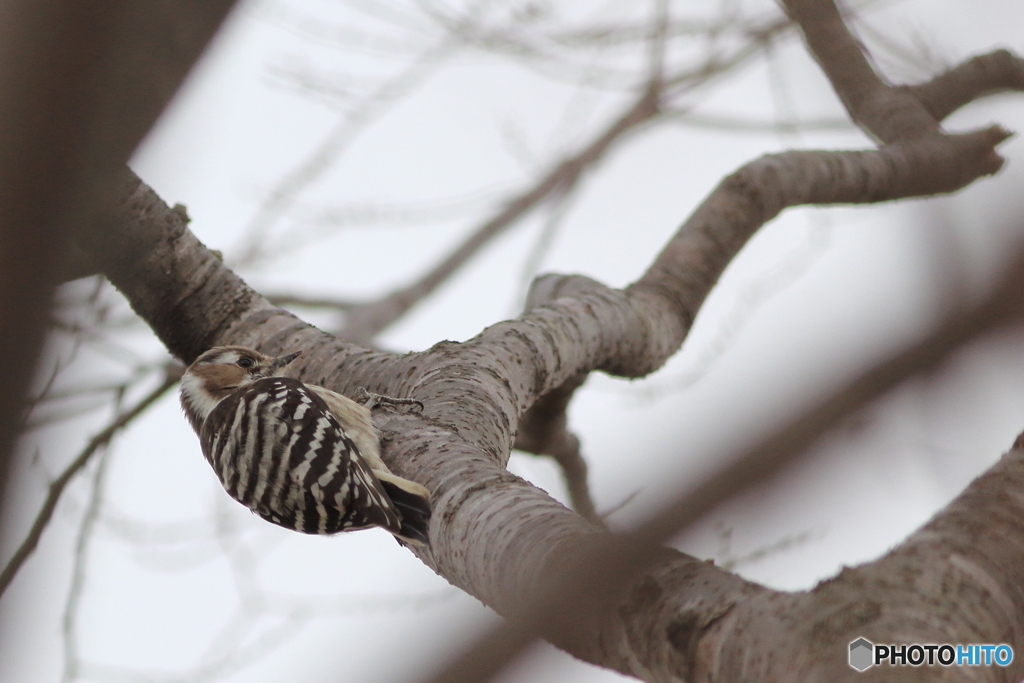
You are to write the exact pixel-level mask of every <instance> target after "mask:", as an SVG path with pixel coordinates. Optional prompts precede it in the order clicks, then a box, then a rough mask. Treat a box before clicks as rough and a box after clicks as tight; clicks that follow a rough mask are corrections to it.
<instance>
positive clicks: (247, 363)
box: [235, 358, 252, 368]
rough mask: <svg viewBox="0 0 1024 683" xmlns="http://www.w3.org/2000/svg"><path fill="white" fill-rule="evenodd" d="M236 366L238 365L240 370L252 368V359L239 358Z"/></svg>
mask: <svg viewBox="0 0 1024 683" xmlns="http://www.w3.org/2000/svg"><path fill="white" fill-rule="evenodd" d="M235 365H237V366H238V367H240V368H251V367H252V358H239V359H238V361H237V362H235Z"/></svg>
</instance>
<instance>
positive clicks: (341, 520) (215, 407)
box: [181, 346, 430, 545]
mask: <svg viewBox="0 0 1024 683" xmlns="http://www.w3.org/2000/svg"><path fill="white" fill-rule="evenodd" d="M300 354H301V352H295V353H290V354H288V355H285V356H278V357H276V358H272V357H270V356H265V355H263V354H261V353H259V352H258V351H254V350H252V349H247V348H245V347H242V346H218V347H216V348H212V349H210V350H209V351H206V352H205V353H203V354H202V355H200V356H199V357H198V358H197V359H196V360H195V362H194V363H192V365H190V366H189V368H188V370H186V371H185V375H184V376H183V377H182V380H181V406H182V408H183V409H184V411H185V416H186V417H187V418H188V421H189V423H190V424H191V425H192V428H193V429H194V430H195V432H196V434H197V435H199V441H200V443H201V444H202V448H203V455H205V456H206V459H207V461H208V462H209V463H210V465H211V466H212V467H213V470H214V472H216V473H217V476H218V477H219V478H220V481H221V483H222V484H223V485H224V488H225V490H226V491H227V492H228V493H229V494H230V495H231V497H232V498H234V499H235V500H237V501H238V502H239V503H241V504H242V505H245V506H246V507H247V508H249V509H250V510H252V511H253V512H254V513H256V514H257V515H259V516H260V517H262V518H263V519H265V520H267V521H269V522H273V523H274V524H278V525H280V526H283V527H286V528H289V529H294V530H296V531H301V532H303V533H307V534H333V533H337V532H340V531H354V530H356V529H366V528H369V527H374V526H379V527H383V528H384V529H387V530H388V531H390V532H391V533H392V534H394V535H395V537H396V538H398V539H400V540H402V541H405V542H406V543H410V544H413V545H425V544H427V543H428V539H427V526H428V523H429V521H430V493H429V492H428V491H427V489H426V487H424V486H421V485H420V484H417V483H416V482H413V481H409V480H408V479H403V478H401V477H399V476H396V475H395V474H393V473H392V472H391V471H390V470H389V469H388V468H387V466H386V465H385V464H384V462H383V461H382V460H381V459H380V436H379V435H378V433H377V429H376V427H374V425H373V421H372V420H371V418H370V410H369V409H368V408H366V407H365V406H362V405H360V404H358V403H356V402H355V401H353V400H351V399H349V398H346V397H345V396H342V395H341V394H336V393H334V392H333V391H330V390H328V389H324V388H323V387H318V386H315V385H312V384H303V383H302V382H300V381H298V380H296V379H291V378H288V377H279V376H278V373H279V372H281V371H282V370H283V368H284V367H285V366H287V365H288V364H289V363H291V362H292V361H293V360H295V359H296V358H297V357H298V356H299V355H300Z"/></svg>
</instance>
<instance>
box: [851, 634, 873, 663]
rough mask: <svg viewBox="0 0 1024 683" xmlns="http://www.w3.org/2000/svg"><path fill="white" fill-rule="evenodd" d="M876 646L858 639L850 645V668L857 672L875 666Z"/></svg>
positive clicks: (865, 640) (863, 639) (868, 641)
mask: <svg viewBox="0 0 1024 683" xmlns="http://www.w3.org/2000/svg"><path fill="white" fill-rule="evenodd" d="M874 658H875V645H874V643H872V642H871V641H870V640H867V639H866V638H858V639H857V640H855V641H853V642H852V643H850V666H852V667H853V668H854V669H856V670H857V671H864V670H865V669H867V668H868V667H869V666H871V665H872V664H874V661H873V660H874Z"/></svg>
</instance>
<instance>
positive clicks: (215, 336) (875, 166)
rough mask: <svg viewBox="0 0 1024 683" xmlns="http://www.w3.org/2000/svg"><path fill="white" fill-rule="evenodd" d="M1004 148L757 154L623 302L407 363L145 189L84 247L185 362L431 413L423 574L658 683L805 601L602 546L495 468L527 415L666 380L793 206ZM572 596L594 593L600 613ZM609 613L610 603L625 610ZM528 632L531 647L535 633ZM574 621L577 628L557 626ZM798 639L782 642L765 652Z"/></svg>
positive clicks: (537, 316)
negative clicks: (708, 314) (364, 343)
mask: <svg viewBox="0 0 1024 683" xmlns="http://www.w3.org/2000/svg"><path fill="white" fill-rule="evenodd" d="M805 29H806V27H805ZM1005 135H1006V134H1005V133H1004V132H1003V131H1002V130H1001V129H999V128H990V129H986V130H982V131H978V132H974V133H968V134H964V135H954V136H950V135H943V134H941V133H934V132H927V131H926V133H925V134H923V135H922V134H919V133H914V134H911V135H909V137H908V138H907V139H901V140H897V141H894V142H892V143H890V144H887V145H885V146H884V147H882V148H881V149H878V150H872V151H863V152H787V153H784V154H778V155H772V156H768V157H764V158H762V159H759V160H756V161H754V162H752V163H750V164H748V165H747V166H745V167H744V168H742V169H741V170H740V171H738V172H737V173H735V174H734V175H732V176H730V177H729V178H727V179H726V180H725V181H723V183H722V184H721V185H719V187H718V188H717V189H716V190H715V191H714V192H713V193H712V195H711V196H710V197H709V198H708V199H707V200H706V201H705V202H704V203H703V204H702V205H701V207H700V208H699V209H698V210H697V211H696V212H695V214H694V215H693V216H692V217H691V218H690V219H689V220H688V221H687V222H686V223H685V224H684V225H683V227H682V228H681V230H680V231H679V233H677V235H676V236H675V237H673V238H672V240H671V241H670V242H669V244H668V245H667V246H666V248H665V249H664V250H663V251H662V253H661V254H660V255H659V256H658V258H657V259H656V261H655V262H654V264H653V265H652V267H651V268H650V269H649V270H648V272H647V273H646V274H645V275H644V276H643V277H642V278H641V279H640V280H639V281H638V282H636V283H634V284H633V285H631V286H630V287H628V288H627V289H626V290H614V289H609V288H607V287H604V286H603V285H600V284H599V283H596V282H593V281H591V280H587V279H586V278H580V277H573V278H564V277H557V276H549V277H546V278H542V279H541V280H540V281H539V282H538V283H537V286H536V289H537V292H535V293H536V294H537V296H538V297H539V298H540V299H541V300H543V301H546V302H548V303H546V304H545V305H542V306H538V307H535V308H533V309H531V310H530V311H529V312H528V313H526V314H524V315H523V316H521V317H520V318H519V319H517V320H513V321H506V322H503V323H499V324H497V325H494V326H492V327H491V328H489V329H487V330H485V331H484V332H482V333H481V334H480V335H478V336H477V337H476V338H474V339H472V340H470V341H468V342H466V343H462V344H455V343H451V342H442V343H440V344H438V345H436V346H434V347H433V348H431V349H429V350H427V351H424V352H421V353H415V354H408V355H405V356H400V357H399V356H393V355H389V354H384V353H377V352H372V351H369V350H366V349H362V348H360V347H358V346H355V345H352V344H348V343H345V342H342V341H340V340H339V339H337V338H334V337H331V336H329V335H326V334H324V333H322V332H320V331H319V330H316V329H315V328H312V327H310V326H309V325H306V324H305V323H303V322H301V321H299V320H298V319H297V318H295V317H294V316H292V315H290V314H287V313H285V312H283V311H281V310H280V309H276V308H274V307H273V306H271V305H270V304H269V303H268V302H267V301H266V300H265V299H264V298H263V297H261V296H260V295H258V294H257V293H255V292H253V291H252V290H251V289H250V288H248V287H247V286H246V285H245V284H244V283H243V282H242V281H241V280H240V279H238V278H237V277H236V276H235V275H234V274H232V273H231V272H230V271H229V270H228V269H227V268H225V267H224V265H223V264H222V263H221V262H220V261H219V259H218V258H217V257H216V256H215V255H213V254H212V253H210V252H209V251H208V250H206V249H205V248H204V247H202V245H201V244H200V243H199V242H198V240H196V239H195V237H194V236H193V235H192V234H191V233H190V232H189V231H188V230H187V229H186V228H185V226H184V221H183V219H182V217H181V216H175V215H174V214H173V212H171V211H170V210H169V209H167V207H166V206H164V205H163V204H162V202H160V201H159V200H158V198H156V197H155V195H153V193H152V191H151V190H149V189H148V188H146V187H145V186H141V185H137V184H136V185H134V186H132V187H130V188H129V189H130V192H128V193H126V194H127V195H128V196H129V199H128V200H127V201H126V203H125V204H124V205H123V207H122V208H123V214H122V215H121V216H120V217H119V218H118V219H117V220H112V222H111V226H112V229H111V232H110V233H108V234H105V235H104V234H93V236H92V239H91V240H90V241H89V245H88V246H87V249H88V250H89V251H90V252H92V253H93V255H94V257H102V258H103V259H104V262H105V264H106V265H105V270H106V272H107V273H108V276H109V277H110V278H111V279H112V280H113V281H114V283H115V284H116V285H117V286H118V287H119V288H120V289H121V290H122V291H123V292H125V294H126V295H127V296H128V298H129V300H131V302H132V305H133V306H134V307H135V309H136V311H138V312H139V313H140V315H142V316H143V317H144V318H146V320H147V321H148V322H149V323H150V324H151V326H152V327H153V328H154V330H155V331H156V332H157V334H158V335H160V337H161V338H162V339H163V340H164V343H165V344H166V345H167V346H168V348H169V349H170V350H171V351H172V352H173V353H175V354H176V355H178V356H179V357H180V358H182V359H183V360H185V361H186V362H187V361H189V360H191V358H192V357H194V356H195V355H196V354H198V353H199V352H201V351H203V350H205V348H207V347H209V346H213V345H215V344H221V343H238V344H246V345H249V346H254V347H256V348H260V349H261V350H264V351H267V352H270V353H280V352H283V351H285V350H295V349H296V348H301V349H303V351H304V354H303V357H302V358H301V359H300V360H299V361H296V363H295V364H294V365H295V367H294V372H295V373H296V374H297V375H298V377H299V378H300V379H303V380H306V381H311V382H315V383H317V384H321V385H324V386H327V387H330V388H332V389H334V390H337V391H341V392H342V393H350V394H351V393H353V392H354V391H355V388H356V387H358V386H363V387H366V388H367V389H369V390H370V391H374V392H376V393H383V394H389V395H398V396H408V397H411V398H416V399H418V400H419V401H421V402H422V403H423V404H424V410H423V413H422V414H421V415H409V414H394V415H388V416H384V417H382V418H381V420H382V424H381V425H380V426H381V428H382V431H383V433H384V436H385V443H386V448H385V453H384V457H385V459H386V460H387V462H388V464H389V466H392V467H393V468H394V469H395V470H396V471H397V472H398V473H399V474H401V475H402V476H406V477H409V478H412V479H415V480H417V481H419V482H421V483H423V484H425V485H427V486H428V487H429V488H430V489H431V491H432V492H433V494H434V498H433V503H434V507H435V514H434V517H433V518H432V521H431V529H430V537H431V546H430V547H429V548H426V549H423V550H422V551H418V554H419V555H420V557H421V559H423V561H424V562H426V563H427V564H428V565H429V566H431V567H432V568H434V569H435V571H437V572H438V573H440V574H441V575H443V576H444V577H445V578H447V579H448V580H449V581H451V582H452V583H453V584H455V585H457V586H459V587H460V588H463V589H464V590H466V591H467V592H469V593H471V594H473V595H475V596H477V597H478V598H479V599H481V600H482V601H483V602H485V603H486V604H488V605H491V606H493V607H494V608H495V609H496V610H498V611H499V612H500V613H502V614H505V615H511V616H517V615H520V616H521V615H523V614H524V610H525V609H526V606H527V605H530V604H533V601H534V600H543V598H544V597H546V596H547V597H550V596H552V595H554V596H558V598H559V599H560V600H561V602H560V604H562V605H564V604H579V605H582V606H583V607H581V610H582V611H581V613H580V614H582V616H584V617H585V618H584V619H583V620H582V622H577V621H576V620H575V616H572V615H570V616H564V615H560V614H553V613H551V612H546V613H545V614H548V615H550V616H552V619H551V620H550V621H549V622H548V623H547V624H545V629H544V632H545V633H548V634H551V637H552V638H553V640H554V642H556V643H557V644H559V645H560V646H561V647H564V648H565V649H568V650H569V651H571V652H574V653H576V654H578V655H579V656H581V657H583V658H585V659H587V660H588V661H592V662H594V663H598V664H601V665H604V666H609V667H611V668H615V669H618V670H620V671H626V672H629V673H632V674H633V675H637V676H640V677H645V678H648V679H658V680H667V679H670V678H678V677H691V674H694V673H695V672H701V671H702V669H701V667H703V666H704V665H709V664H708V663H709V662H710V663H711V664H713V665H714V666H719V664H720V662H718V660H716V659H715V657H717V656H718V655H717V654H716V653H715V652H707V651H705V650H703V649H702V647H703V645H702V644H703V643H705V642H718V641H717V640H716V641H708V640H706V638H709V637H713V638H715V639H720V640H721V642H727V643H743V642H748V643H749V642H750V641H743V639H742V638H741V637H739V636H738V635H737V629H738V630H740V631H741V630H742V628H740V627H742V625H743V624H744V623H755V622H752V621H748V622H745V621H743V620H740V619H739V617H734V616H731V615H737V614H743V615H744V619H747V618H748V617H749V618H751V619H752V618H754V617H755V616H758V615H760V618H763V619H765V620H769V619H770V618H771V615H773V614H775V613H776V611H777V610H779V609H780V605H781V607H782V608H785V609H789V610H796V607H795V605H796V604H797V601H798V600H799V596H792V595H787V594H779V593H776V592H774V591H768V590H766V589H764V588H762V587H759V586H756V585H754V584H750V583H748V582H745V581H743V580H741V579H739V578H738V577H735V576H733V575H731V574H729V573H728V572H724V571H722V570H720V569H718V568H715V567H713V566H710V565H707V564H706V563H703V562H700V561H698V560H696V559H694V558H690V557H687V556H685V555H682V554H679V553H674V552H672V551H666V550H658V549H654V548H652V546H651V545H650V544H648V543H638V542H636V541H633V540H628V539H616V538H614V537H611V536H609V535H607V534H605V533H603V532H601V531H599V530H597V529H596V528H595V527H594V526H593V525H591V524H590V523H588V522H587V521H585V520H584V519H583V518H581V517H580V516H578V515H575V514H573V513H571V512H570V511H568V510H566V509H565V508H564V507H562V506H561V505H559V504H558V503H557V502H555V501H553V500H551V499H550V498H549V497H548V496H546V495H545V494H544V493H543V492H542V491H539V490H538V489H536V488H534V487H532V486H530V485H529V484H528V483H526V482H524V481H522V480H520V479H519V478H517V477H514V476H512V475H511V474H509V473H508V472H507V471H506V470H505V469H504V464H505V462H506V459H507V457H508V453H509V451H510V449H511V447H512V443H513V439H514V435H515V434H516V432H517V429H518V426H519V424H520V421H521V416H523V415H524V413H526V411H527V410H529V409H530V408H531V406H533V405H534V404H535V403H536V401H537V399H538V398H539V397H541V396H544V395H545V394H548V393H549V392H551V391H552V390H555V389H557V388H559V387H562V386H564V385H565V384H566V383H567V382H570V381H572V380H573V379H574V378H578V377H579V376H580V375H581V374H582V373H587V372H589V371H592V370H595V369H600V370H604V371H606V372H609V373H612V374H616V375H623V376H640V375H644V374H646V373H649V372H651V371H652V370H654V369H656V368H658V367H660V365H661V364H663V363H664V361H665V360H666V359H667V358H668V357H669V356H670V355H671V354H672V353H674V352H675V350H676V349H678V347H679V345H680V344H681V343H682V341H683V339H684V338H685V336H686V333H687V332H688V330H689V326H690V323H691V321H692V319H693V316H694V315H695V314H696V312H697V310H698V308H699V306H700V305H701V303H702V302H703V300H704V297H705V296H706V295H707V293H708V291H709V290H710V288H711V286H712V285H713V284H714V282H715V281H716V280H717V278H718V277H719V275H720V274H721V272H722V270H723V269H724V268H725V266H726V264H727V263H728V262H729V261H730V260H731V259H732V257H733V256H734V255H735V254H736V253H737V251H738V250H739V249H740V248H741V247H742V245H743V244H744V243H745V241H746V239H748V238H749V236H750V235H751V234H752V233H753V232H754V231H755V230H756V229H757V228H759V227H760V226H761V225H763V224H764V223H765V222H766V221H768V220H770V219H771V218H773V217H774V216H775V215H777V214H778V213H779V212H780V211H781V210H783V209H784V208H785V207H788V206H794V205H798V204H806V203H837V202H878V201H885V200H890V199H896V198H901V197H910V196H920V195H927V194H934V193H937V192H949V191H953V190H955V189H957V188H959V187H963V186H964V185H966V184H968V183H970V182H971V181H973V180H975V179H977V178H979V177H981V176H983V175H986V174H989V173H993V172H995V171H996V170H998V168H999V166H1000V164H1001V159H999V157H998V156H997V155H996V154H995V151H994V147H995V145H997V144H998V143H999V142H1000V141H1001V140H1003V139H1004V138H1005ZM925 169H927V170H928V171H929V172H924V170H925ZM133 182H134V181H133ZM131 184H132V183H128V185H129V186H130V185H131ZM161 207H162V208H161ZM140 224H141V225H140ZM111 240H114V241H113V242H112V241H111ZM104 250H106V252H108V253H103V252H104ZM691 502H692V501H691ZM688 504H690V503H688ZM694 514H695V513H694ZM662 531H663V530H662ZM648 540H652V539H648ZM608 553H612V554H613V555H614V556H616V557H620V558H624V559H623V562H622V563H621V565H617V566H615V567H614V568H613V571H605V570H604V569H600V571H598V570H597V569H595V567H603V565H600V564H599V563H598V562H597V561H596V560H597V559H598V558H601V557H604V556H606V555H607V554H608ZM580 558H582V560H581V559H580ZM564 567H575V568H576V569H577V570H578V571H580V572H584V574H586V576H585V579H586V580H581V581H579V582H578V583H573V584H572V585H568V586H566V585H565V584H556V585H555V586H553V587H552V585H551V583H550V582H549V581H548V580H546V579H548V578H549V577H559V576H566V575H565V574H562V573H561V570H562V569H563V568H564ZM942 567H948V565H942ZM595 571H596V572H598V576H596V577H594V576H593V574H594V572H595ZM587 572H589V574H587ZM985 572H988V569H986V570H985ZM573 576H575V577H576V578H577V579H579V577H580V575H579V574H576V575H573ZM581 586H588V587H592V588H594V587H596V588H594V590H593V591H592V595H591V596H590V598H591V600H590V601H589V602H588V601H585V600H584V598H586V597H587V596H584V595H581V594H580V590H581V588H580V587H581ZM595 596H596V598H598V599H594V598H595ZM573 600H579V602H571V601H573ZM822 604H823V605H824V606H825V607H827V606H828V603H822ZM608 605H617V609H616V611H615V613H613V614H612V613H609V612H607V611H606V610H607V606H608ZM787 606H788V607H787ZM741 607H742V611H741V609H740V608H741ZM759 610H760V611H759ZM563 612H564V610H563ZM779 613H783V614H784V613H789V614H794V613H797V612H795V611H790V612H785V611H783V612H779ZM822 618H824V617H822ZM561 619H568V620H569V621H568V622H563V621H560V620H561ZM609 619H610V620H611V623H610V624H609V621H608V620H609ZM526 623H527V628H526V629H525V630H523V631H522V634H525V635H522V638H523V639H525V638H527V637H528V636H529V634H530V633H532V632H533V631H532V630H531V629H533V628H534V627H536V626H537V624H536V623H534V622H530V621H528V622H526ZM566 623H568V624H570V625H572V626H573V628H572V629H564V630H563V629H560V628H559V624H563V625H564V624H566ZM580 623H582V626H581V627H579V628H577V626H579V624H580ZM652 634H660V635H657V637H654V636H652ZM805 635H806V633H805V632H804V631H801V630H799V629H796V630H794V629H791V628H786V629H777V630H776V632H773V633H770V634H769V635H768V636H766V638H768V639H769V640H770V638H772V637H775V638H778V639H785V638H790V639H799V638H801V637H804V636H805ZM648 636H651V637H650V638H648ZM514 641H515V639H512V640H510V641H509V642H508V643H506V644H505V645H504V646H503V648H504V649H505V650H506V651H508V650H509V646H511V645H513V644H514ZM764 642H766V641H756V642H755V643H754V645H756V646H757V647H755V648H753V649H751V650H750V652H751V653H752V655H751V656H752V657H755V658H756V657H757V656H759V653H763V652H764V650H763V649H761V648H762V647H763V643H764ZM983 642H987V641H983ZM722 647H723V648H724V647H725V645H723V646H722ZM723 651H724V650H723ZM738 659H742V658H738ZM817 664H818V660H815V661H814V662H812V665H817ZM746 665H747V664H746V662H745V661H740V662H738V663H737V664H736V666H746ZM721 666H726V665H725V664H722V665H721ZM822 666H825V665H824V664H822ZM826 669H827V667H826ZM741 671H746V670H745V669H741Z"/></svg>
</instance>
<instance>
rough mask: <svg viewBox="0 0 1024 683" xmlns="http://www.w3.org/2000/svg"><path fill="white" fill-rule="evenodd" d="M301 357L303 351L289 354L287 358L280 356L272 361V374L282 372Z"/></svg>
mask: <svg viewBox="0 0 1024 683" xmlns="http://www.w3.org/2000/svg"><path fill="white" fill-rule="evenodd" d="M301 355H302V351H296V352H295V353H289V354H288V355H287V356H278V357H277V358H275V359H274V360H272V361H270V370H271V371H272V372H274V371H277V370H280V369H281V368H283V367H284V366H286V365H288V364H289V363H291V362H292V361H293V360H295V359H296V358H298V357H299V356H301Z"/></svg>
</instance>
